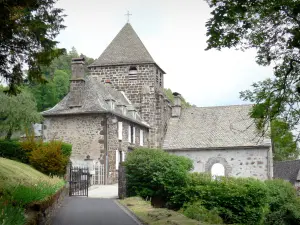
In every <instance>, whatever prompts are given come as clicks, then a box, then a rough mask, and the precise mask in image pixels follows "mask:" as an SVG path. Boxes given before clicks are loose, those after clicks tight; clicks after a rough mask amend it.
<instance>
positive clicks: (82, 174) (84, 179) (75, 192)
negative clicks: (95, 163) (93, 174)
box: [69, 166, 90, 196]
mask: <svg viewBox="0 0 300 225" xmlns="http://www.w3.org/2000/svg"><path fill="white" fill-rule="evenodd" d="M89 180H90V173H89V168H88V167H78V166H71V167H70V181H69V182H70V193H69V195H70V196H88V194H89V192H88V190H89Z"/></svg>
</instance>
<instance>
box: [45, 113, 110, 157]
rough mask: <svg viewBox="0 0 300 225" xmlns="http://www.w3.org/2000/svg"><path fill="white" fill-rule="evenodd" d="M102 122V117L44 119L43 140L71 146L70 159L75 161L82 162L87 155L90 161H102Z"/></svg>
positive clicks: (75, 116) (73, 116)
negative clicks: (60, 141) (54, 140)
mask: <svg viewBox="0 0 300 225" xmlns="http://www.w3.org/2000/svg"><path fill="white" fill-rule="evenodd" d="M103 122H104V116H103V115H67V116H55V117H46V118H45V120H44V123H43V136H44V140H45V141H50V140H52V139H58V140H62V141H64V142H67V143H70V144H72V156H71V158H72V159H73V160H75V161H77V160H78V161H82V160H84V159H85V158H86V156H87V155H89V156H90V157H91V159H95V160H97V159H99V158H100V159H103V156H104V130H103Z"/></svg>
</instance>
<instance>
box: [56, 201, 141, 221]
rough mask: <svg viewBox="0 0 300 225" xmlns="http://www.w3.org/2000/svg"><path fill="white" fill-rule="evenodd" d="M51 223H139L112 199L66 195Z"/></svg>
mask: <svg viewBox="0 0 300 225" xmlns="http://www.w3.org/2000/svg"><path fill="white" fill-rule="evenodd" d="M52 225H139V223H138V222H137V221H136V220H135V219H134V218H132V217H131V216H130V215H128V214H127V213H126V212H124V211H123V210H122V209H121V208H120V207H119V206H118V205H117V204H116V203H115V202H114V199H99V198H98V199H97V198H86V197H68V198H66V199H65V201H64V203H63V204H62V206H61V207H60V208H59V209H58V210H57V214H56V215H55V217H54V218H53V221H52Z"/></svg>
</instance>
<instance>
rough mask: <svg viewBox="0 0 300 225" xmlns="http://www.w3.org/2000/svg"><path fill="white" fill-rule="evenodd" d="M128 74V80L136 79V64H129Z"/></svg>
mask: <svg viewBox="0 0 300 225" xmlns="http://www.w3.org/2000/svg"><path fill="white" fill-rule="evenodd" d="M128 75H129V80H136V79H137V68H136V66H130V68H129V73H128Z"/></svg>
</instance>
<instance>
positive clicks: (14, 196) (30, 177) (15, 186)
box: [0, 157, 64, 225]
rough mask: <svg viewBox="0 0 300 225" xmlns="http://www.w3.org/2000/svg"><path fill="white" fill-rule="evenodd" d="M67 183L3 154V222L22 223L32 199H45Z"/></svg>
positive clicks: (0, 202) (0, 188)
mask: <svg viewBox="0 0 300 225" xmlns="http://www.w3.org/2000/svg"><path fill="white" fill-rule="evenodd" d="M63 186H64V181H63V180H62V179H60V178H58V177H49V176H46V175H44V174H42V173H41V172H39V171H37V170H35V169H34V168H32V167H30V166H29V165H26V164H23V163H20V162H17V161H13V160H10V159H5V158H1V157H0V224H1V225H23V224H24V223H25V222H26V219H25V211H26V209H27V207H28V206H30V204H32V203H43V202H45V201H47V199H49V197H50V196H53V195H54V194H55V193H56V192H57V191H58V190H59V189H61V188H62V187H63Z"/></svg>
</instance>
